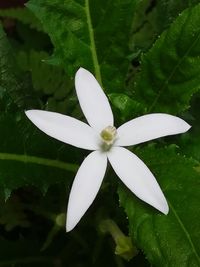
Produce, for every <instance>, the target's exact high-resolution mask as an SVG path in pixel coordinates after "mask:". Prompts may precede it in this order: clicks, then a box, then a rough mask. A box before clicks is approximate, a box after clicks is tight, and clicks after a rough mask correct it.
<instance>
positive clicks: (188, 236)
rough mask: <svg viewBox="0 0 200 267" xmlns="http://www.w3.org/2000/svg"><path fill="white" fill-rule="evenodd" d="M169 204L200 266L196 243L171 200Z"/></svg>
mask: <svg viewBox="0 0 200 267" xmlns="http://www.w3.org/2000/svg"><path fill="white" fill-rule="evenodd" d="M167 202H168V204H169V206H170V208H171V211H172V212H173V214H174V216H175V218H176V220H177V221H178V223H179V225H180V227H181V229H182V230H183V232H184V234H185V235H186V237H187V240H188V242H189V244H190V246H191V248H192V251H193V253H194V255H195V256H196V259H197V261H198V263H199V264H200V256H199V255H198V253H197V250H196V248H195V245H194V243H193V241H192V239H191V237H190V234H189V232H188V231H187V229H186V227H185V226H184V223H183V222H182V220H181V218H180V217H179V215H178V214H177V212H176V210H175V208H174V207H173V205H172V204H171V203H170V201H169V200H167Z"/></svg>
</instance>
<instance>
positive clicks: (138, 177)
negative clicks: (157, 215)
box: [108, 147, 169, 214]
mask: <svg viewBox="0 0 200 267" xmlns="http://www.w3.org/2000/svg"><path fill="white" fill-rule="evenodd" d="M108 159H109V161H110V163H111V165H112V167H113V169H114V170H115V172H116V174H117V175H118V176H119V178H120V179H121V180H122V181H123V182H124V184H125V185H126V186H127V187H128V188H129V189H130V190H131V191H132V192H133V193H134V194H135V195H136V196H137V197H139V198H140V199H142V200H143V201H145V202H147V203H148V204H150V205H151V206H153V207H154V208H156V209H158V210H159V211H161V212H163V213H164V214H167V213H168V211H169V207H168V204H167V201H166V199H165V197H164V195H163V193H162V191H161V189H160V186H159V185H158V183H157V181H156V179H155V177H154V176H153V174H152V173H151V172H150V170H149V169H148V168H147V166H146V165H145V164H144V163H143V162H142V161H141V160H140V159H139V158H138V157H137V156H136V155H134V154H133V153H131V152H130V151H129V150H127V149H125V148H122V147H113V148H112V149H111V151H110V152H109V153H108Z"/></svg>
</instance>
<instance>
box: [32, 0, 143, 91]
mask: <svg viewBox="0 0 200 267" xmlns="http://www.w3.org/2000/svg"><path fill="white" fill-rule="evenodd" d="M137 2H138V0H135V1H132V0H125V1H114V0H109V1H106V0H103V1H100V0H93V1H89V0H79V1H78V0H71V1H65V2H64V1H63V0H55V1H51V0H45V1H44V0H31V1H29V2H28V4H27V7H28V8H30V9H31V10H32V11H33V12H34V13H35V15H36V16H37V17H38V18H39V19H40V21H41V22H42V23H43V27H44V30H45V31H46V32H47V33H48V34H49V36H50V37H51V40H52V43H53V45H54V47H55V55H56V56H55V57H58V58H60V60H62V63H63V66H64V67H65V69H66V71H67V73H68V74H69V75H70V76H74V73H75V72H76V71H77V69H78V68H79V67H80V66H82V67H85V68H86V69H88V70H90V71H92V72H94V73H95V75H96V78H97V79H98V80H99V82H100V83H101V84H102V81H103V84H105V85H106V88H109V90H110V91H113V90H115V91H119V90H123V87H124V80H125V76H126V73H127V70H128V66H129V60H128V59H127V56H128V54H129V48H128V39H129V29H130V25H131V21H132V16H133V13H134V8H135V6H136V4H137ZM116 33H117V34H116ZM54 61H55V60H54Z"/></svg>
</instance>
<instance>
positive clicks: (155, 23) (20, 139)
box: [0, 0, 200, 267]
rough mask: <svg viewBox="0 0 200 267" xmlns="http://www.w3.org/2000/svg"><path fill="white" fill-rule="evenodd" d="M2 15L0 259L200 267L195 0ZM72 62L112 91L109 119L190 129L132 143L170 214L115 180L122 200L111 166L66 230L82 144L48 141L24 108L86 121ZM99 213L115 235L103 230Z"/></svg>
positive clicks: (129, 0) (45, 6)
mask: <svg viewBox="0 0 200 267" xmlns="http://www.w3.org/2000/svg"><path fill="white" fill-rule="evenodd" d="M0 16H1V17H2V23H3V26H4V29H5V31H4V30H3V28H2V27H1V28H0V112H1V113H0V247H1V253H0V266H9V267H10V266H16V267H23V266H27V267H29V266H31V267H32V266H52V267H64V266H69V267H80V266H81V267H88V266H95V267H102V266H105V267H110V266H116V267H129V266H130V267H134V266H139V267H149V266H155V267H161V266H163V267H199V266H200V243H199V240H200V228H199V221H200V208H199V202H200V197H199V196H200V194H199V188H200V152H199V151H200V149H199V148H200V140H199V131H200V126H199V125H200V119H199V118H200V111H199V100H200V97H199V93H198V90H199V88H200V75H199V73H200V67H199V66H200V41H199V40H200V38H199V37H200V5H199V1H198V0H187V1H181V0H177V1H172V0H170V1H165V0H161V1H153V0H151V1H148V0H117V1H114V0H107V1H106V0H103V1H101V0H30V1H28V2H27V8H20V9H15V8H14V9H13V8H12V9H5V10H0ZM5 32H6V33H5ZM80 66H82V67H85V68H87V69H88V70H90V71H92V72H93V73H94V75H95V76H96V78H97V79H98V80H99V82H100V83H101V84H102V85H103V88H104V89H105V91H106V92H107V93H108V97H109V100H110V102H111V105H112V108H113V111H114V114H115V126H117V127H118V126H119V125H120V124H122V123H124V122H125V121H127V120H130V119H132V118H135V117H137V116H139V115H141V114H145V113H149V112H166V113H170V114H179V115H181V116H182V117H184V119H185V120H186V121H187V122H188V123H190V124H191V125H192V129H191V130H190V131H189V132H188V133H186V134H184V135H179V136H175V137H169V138H165V139H162V141H161V140H156V141H155V142H156V143H157V145H155V144H150V145H148V146H146V144H143V145H138V146H137V147H136V148H134V150H133V152H134V153H136V154H137V155H138V156H139V157H140V158H141V159H142V160H144V162H145V163H146V164H147V166H148V167H149V168H150V170H151V171H152V172H153V173H154V174H155V177H156V179H157V180H158V182H159V184H160V186H161V188H162V189H163V191H164V194H165V195H166V197H167V200H168V202H169V206H170V212H169V215H167V216H165V215H162V214H161V213H159V212H158V211H156V210H155V209H153V208H151V207H150V206H148V205H147V204H145V203H143V202H141V201H140V200H138V199H137V198H136V197H135V196H134V195H133V194H132V193H130V192H129V191H128V190H127V189H126V188H125V187H124V186H123V185H122V184H120V185H119V190H118V195H119V201H120V202H119V201H118V196H117V193H116V191H117V190H116V188H117V187H118V181H119V180H117V177H116V175H115V174H114V172H113V171H110V170H109V169H108V172H107V175H106V176H107V177H105V180H104V183H103V185H102V188H101V190H100V192H99V194H98V196H97V198H96V199H95V202H94V203H93V205H92V206H91V208H90V209H89V210H88V212H87V213H86V214H85V216H84V217H83V219H82V220H81V222H80V223H79V224H78V225H77V227H76V228H75V229H74V231H73V232H71V233H67V234H66V233H65V227H64V224H65V222H64V221H65V216H66V204H67V203H66V202H67V199H68V196H69V191H70V188H71V183H72V181H73V177H74V176H75V173H76V171H77V168H78V166H79V165H80V164H81V162H82V161H83V159H84V157H85V156H86V155H87V154H88V152H87V151H85V152H84V151H83V150H80V149H77V148H73V147H71V146H68V145H66V144H63V143H61V142H58V141H56V140H54V139H52V138H49V137H48V136H47V135H45V134H44V133H42V132H41V131H39V130H38V129H36V127H35V126H34V125H32V124H31V123H30V122H29V121H28V119H27V118H26V116H25V114H24V110H25V109H32V108H39V109H45V110H51V111H57V112H60V113H63V114H67V115H69V116H73V117H75V118H78V119H81V120H84V118H83V114H82V112H81V110H80V107H79V105H78V101H77V97H76V94H75V90H74V74H75V72H76V71H77V69H78V68H79V67H80ZM169 144H176V145H171V146H169ZM133 175H134V174H133ZM5 200H6V201H5ZM119 204H120V205H119ZM119 206H121V208H120V207H119ZM124 211H125V214H124ZM126 216H127V217H128V220H126ZM103 221H110V222H112V225H115V226H116V227H115V230H116V229H118V230H117V232H118V231H119V232H118V234H119V233H120V234H119V235H122V236H123V240H121V241H122V242H121V243H120V242H119V241H116V240H117V238H116V236H114V234H113V233H112V231H109V230H108V229H105V231H101V227H100V225H102V222H103ZM127 226H128V228H127ZM128 232H130V237H131V239H132V243H131V241H130V240H131V239H130V237H129V236H127V233H128ZM118 234H117V236H118V237H119V235H118ZM126 241H127V243H126ZM135 245H136V246H137V249H136V248H135ZM129 248H132V249H133V248H134V251H132V250H129ZM115 252H116V253H117V254H119V255H115ZM130 252H131V253H130ZM127 253H128V254H127ZM137 253H138V254H137ZM136 254H137V255H136ZM127 255H128V257H127ZM133 255H135V256H134V257H133ZM132 257H133V258H132ZM130 258H131V259H130ZM146 258H147V260H148V261H147V260H146ZM124 259H130V261H129V262H128V261H126V260H124Z"/></svg>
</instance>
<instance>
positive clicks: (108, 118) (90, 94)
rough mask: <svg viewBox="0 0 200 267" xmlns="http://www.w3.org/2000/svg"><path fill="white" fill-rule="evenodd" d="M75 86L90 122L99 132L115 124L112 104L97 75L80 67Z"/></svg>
mask: <svg viewBox="0 0 200 267" xmlns="http://www.w3.org/2000/svg"><path fill="white" fill-rule="evenodd" d="M75 86H76V92H77V96H78V99H79V103H80V106H81V108H82V111H83V113H84V115H85V117H86V119H87V121H88V123H89V124H90V125H91V126H92V127H93V128H95V129H96V130H97V131H98V132H101V131H102V130H103V129H104V128H106V127H107V126H113V114H112V110H111V107H110V104H109V102H108V99H107V97H106V95H105V94H104V92H103V90H102V88H101V87H100V85H99V84H98V82H97V80H96V79H95V77H94V76H93V75H92V74H91V73H90V72H89V71H87V70H85V69H83V68H80V69H79V70H78V71H77V73H76V76H75Z"/></svg>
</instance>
